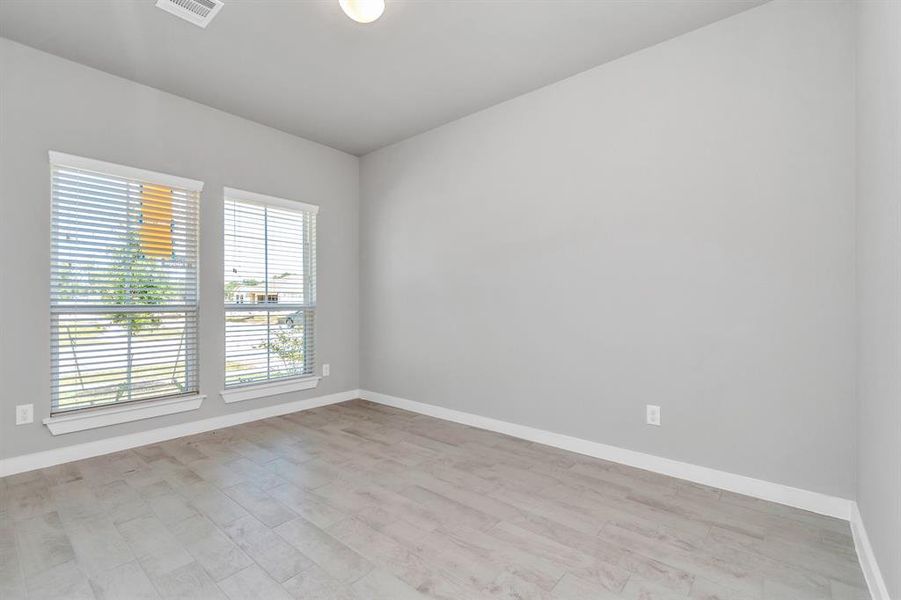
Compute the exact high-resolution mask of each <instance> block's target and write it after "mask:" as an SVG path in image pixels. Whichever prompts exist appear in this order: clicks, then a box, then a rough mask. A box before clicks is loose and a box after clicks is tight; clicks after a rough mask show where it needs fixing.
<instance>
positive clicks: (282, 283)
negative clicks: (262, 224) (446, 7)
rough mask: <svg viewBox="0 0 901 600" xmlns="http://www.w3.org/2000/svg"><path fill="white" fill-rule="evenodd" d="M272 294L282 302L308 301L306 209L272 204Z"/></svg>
mask: <svg viewBox="0 0 901 600" xmlns="http://www.w3.org/2000/svg"><path fill="white" fill-rule="evenodd" d="M266 221H267V231H268V232H269V235H268V241H267V248H268V257H269V264H268V271H269V278H268V284H269V290H268V291H269V294H271V295H273V296H274V298H275V299H276V301H277V302H278V303H279V304H306V302H305V298H304V285H305V282H304V277H305V269H304V261H305V258H306V257H305V256H304V243H305V239H304V237H305V235H304V234H305V227H304V225H305V221H306V216H305V213H299V212H292V211H287V210H280V209H277V208H272V207H270V208H268V210H267V216H266Z"/></svg>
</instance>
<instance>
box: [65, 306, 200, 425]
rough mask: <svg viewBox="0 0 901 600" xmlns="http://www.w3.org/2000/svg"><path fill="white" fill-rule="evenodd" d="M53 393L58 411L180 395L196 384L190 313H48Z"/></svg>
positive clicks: (193, 320)
mask: <svg viewBox="0 0 901 600" xmlns="http://www.w3.org/2000/svg"><path fill="white" fill-rule="evenodd" d="M53 321H54V324H53V339H52V342H51V352H52V354H53V358H54V365H55V366H56V368H55V370H54V373H53V382H52V387H53V394H54V397H55V399H56V404H57V408H58V410H59V411H65V410H71V409H73V408H84V407H88V406H98V405H102V404H110V403H113V402H123V401H129V400H143V399H146V398H155V397H159V396H170V395H176V394H184V393H186V392H188V391H191V390H192V389H194V388H195V387H196V384H195V382H196V379H197V374H196V363H195V361H193V360H190V358H189V354H188V353H189V351H190V348H189V340H190V339H192V338H194V337H195V336H196V335H197V319H196V315H195V314H194V313H185V312H165V313H163V312H153V313H108V314H82V313H76V314H70V313H61V314H57V315H54V317H53Z"/></svg>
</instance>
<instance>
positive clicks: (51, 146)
mask: <svg viewBox="0 0 901 600" xmlns="http://www.w3.org/2000/svg"><path fill="white" fill-rule="evenodd" d="M246 83H247V82H236V85H245V84H246ZM48 150H58V151H61V152H67V153H71V154H78V155H81V156H87V157H91V158H97V159H100V160H106V161H111V162H116V163H121V164H125V165H131V166H135V167H141V168H144V169H150V170H154V171H162V172H165V173H171V174H173V175H181V176H184V177H190V178H192V179H199V180H202V181H205V182H206V185H205V187H204V191H203V195H202V198H201V223H200V234H201V242H200V271H201V274H200V292H201V325H200V337H201V345H200V356H201V372H200V387H201V392H203V393H205V394H208V398H207V400H206V402H204V404H203V407H202V408H201V409H200V410H198V411H193V412H190V413H183V414H179V415H171V416H168V417H160V418H156V419H150V420H145V421H138V422H134V423H128V424H123V425H117V426H113V427H106V428H103V429H95V430H91V431H85V432H79V433H74V434H68V435H63V436H57V437H53V436H51V435H50V433H49V432H48V431H47V429H46V428H45V427H44V426H43V425H41V424H40V420H41V419H43V418H44V417H46V416H47V414H48V413H49V406H50V332H49V310H50V309H49V301H48V292H49V264H50V200H49V169H48V162H47V151H48ZM358 168H359V161H358V159H357V158H356V157H354V156H350V155H348V154H344V153H342V152H339V151H337V150H333V149H331V148H327V147H325V146H321V145H318V144H314V143H312V142H308V141H306V140H302V139H300V138H297V137H294V136H291V135H288V134H285V133H281V132H278V131H275V130H273V129H269V128H266V127H263V126H260V125H257V124H254V123H251V122H249V121H245V120H243V119H240V118H237V117H234V116H231V115H228V114H226V113H223V112H220V111H217V110H214V109H212V108H209V107H206V106H203V105H200V104H196V103H193V102H189V101H187V100H184V99H182V98H178V97H175V96H172V95H169V94H165V93H163V92H160V91H158V90H155V89H153V88H149V87H145V86H141V85H138V84H135V83H132V82H130V81H126V80H124V79H119V78H116V77H113V76H110V75H107V74H105V73H101V72H99V71H95V70H92V69H89V68H87V67H83V66H80V65H77V64H75V63H72V62H69V61H66V60H62V59H60V58H56V57H54V56H50V55H48V54H43V53H41V52H38V51H36V50H32V49H30V48H27V47H25V46H21V45H18V44H16V43H13V42H9V41H7V40H3V39H0V202H2V204H0V260H2V261H3V265H2V269H0V276H2V280H0V302H2V310H0V381H2V386H0V394H2V396H0V457H3V458H6V457H10V456H15V455H21V454H27V453H31V452H36V451H40V450H47V449H50V448H54V447H59V446H63V445H69V444H74V443H79V442H83V441H88V440H95V439H98V438H102V437H108V436H114V435H121V434H125V433H131V432H134V431H138V430H143V429H148V428H153V427H160V426H165V425H171V424H175V423H181V422H185V421H188V420H194V419H201V418H205V417H211V416H215V415H220V414H223V413H225V412H234V411H242V410H247V409H250V408H256V407H260V406H264V405H267V404H274V403H279V402H284V401H286V400H293V399H300V398H304V397H310V396H318V395H321V394H328V393H333V392H340V391H346V390H351V389H355V388H357V382H358V372H359V369H358V364H359V360H358V359H359V354H358V352H357V348H358V333H359V326H358V314H359V310H358V297H359V296H358V284H359V277H358V268H359V250H358V239H359V237H358V217H359V211H358V207H359V192H358V181H359V177H358ZM223 186H232V187H237V188H241V189H247V190H252V191H255V192H260V193H264V194H271V195H275V196H282V197H285V198H292V199H296V200H300V201H303V202H310V203H313V204H318V205H320V207H321V208H320V213H319V221H318V223H319V232H320V234H319V277H318V283H319V294H318V300H319V310H318V315H317V319H318V321H317V343H318V351H317V354H318V355H319V358H320V360H321V361H322V362H328V363H330V364H331V376H330V377H329V378H327V379H323V381H322V383H321V384H320V385H319V387H318V388H317V389H315V390H310V391H308V392H303V393H298V394H291V395H283V396H280V397H272V398H266V399H259V400H249V401H246V402H241V403H238V404H233V405H228V406H226V405H224V404H223V402H222V400H221V399H220V397H219V391H220V390H221V389H222V381H223V376H224V357H223V354H224V350H223V346H224V339H223V323H224V319H225V316H224V311H223V307H222V298H223V292H222V286H223V284H222V272H223V266H222V265H223V258H222V228H223V221H222V219H223V217H222V187H223ZM24 403H34V405H35V423H34V424H32V425H23V426H18V427H17V426H15V425H14V423H15V420H14V409H13V406H14V405H16V404H24Z"/></svg>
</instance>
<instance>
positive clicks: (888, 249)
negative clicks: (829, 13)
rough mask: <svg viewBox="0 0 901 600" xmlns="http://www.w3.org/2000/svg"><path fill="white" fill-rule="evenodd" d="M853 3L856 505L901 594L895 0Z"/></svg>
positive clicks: (898, 19)
mask: <svg viewBox="0 0 901 600" xmlns="http://www.w3.org/2000/svg"><path fill="white" fill-rule="evenodd" d="M858 6H859V8H858V22H857V25H858V30H857V32H858V40H859V41H858V49H857V126H858V130H857V168H858V177H857V297H858V302H859V306H858V314H859V317H858V319H859V323H860V337H859V338H858V348H859V363H858V364H859V379H858V397H859V400H860V421H859V423H858V425H859V429H858V436H859V442H858V444H859V454H858V463H857V468H858V476H857V477H858V487H857V502H858V505H859V506H860V512H861V515H862V517H863V521H864V524H865V525H866V529H867V533H868V535H869V537H870V542H871V543H872V545H873V550H874V551H875V553H876V558H877V560H878V561H879V565H880V568H881V569H882V575H883V577H884V578H885V581H886V584H887V585H888V588H889V596H890V597H891V598H901V3H899V2H896V1H893V0H892V1H889V0H885V1H880V2H874V1H864V2H860V3H859V4H858Z"/></svg>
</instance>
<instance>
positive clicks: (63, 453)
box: [0, 390, 361, 477]
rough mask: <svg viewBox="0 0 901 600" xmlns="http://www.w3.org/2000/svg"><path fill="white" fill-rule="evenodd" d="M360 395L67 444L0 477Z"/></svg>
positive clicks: (1, 466)
mask: <svg viewBox="0 0 901 600" xmlns="http://www.w3.org/2000/svg"><path fill="white" fill-rule="evenodd" d="M360 395H361V391H360V390H349V391H347V392H339V393H337V394H328V395H326V396H317V397H316V398H306V399H304V400H295V401H293V402H285V403H284V404H276V405H274V406H264V407H262V408H254V409H252V410H245V411H241V412H235V413H229V414H226V415H220V416H218V417H210V418H207V419H200V420H198V421H189V422H187V423H179V424H178V425H170V426H168V427H158V428H156V429H148V430H147V431H140V432H138V433H131V434H128V435H120V436H116V437H110V438H106V439H103V440H97V441H95V442H85V443H82V444H73V445H71V446H63V447H61V448H54V449H52V450H44V451H43V452H35V453H33V454H24V455H22V456H14V457H12V458H5V459H2V460H0V477H6V476H7V475H15V474H16V473H24V472H25V471H33V470H34V469H43V468H45V467H51V466H53V465H59V464H62V463H67V462H72V461H73V460H82V459H85V458H91V457H94V456H100V455H101V454H110V453H112V452H119V451H121V450H128V449H129V448H137V447H138V446H145V445H147V444H156V443H158V442H163V441H166V440H171V439H173V438H177V437H182V436H186V435H193V434H196V433H203V432H205V431H213V430H214V429H222V428H224V427H231V426H232V425H240V424H241V423H249V422H251V421H259V420H260V419H268V418H269V417H277V416H279V415H286V414H288V413H293V412H297V411H300V410H307V409H310V408H316V407H317V406H325V405H327V404H336V403H338V402H346V401H348V400H353V399H355V398H359V397H360Z"/></svg>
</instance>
